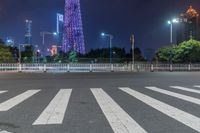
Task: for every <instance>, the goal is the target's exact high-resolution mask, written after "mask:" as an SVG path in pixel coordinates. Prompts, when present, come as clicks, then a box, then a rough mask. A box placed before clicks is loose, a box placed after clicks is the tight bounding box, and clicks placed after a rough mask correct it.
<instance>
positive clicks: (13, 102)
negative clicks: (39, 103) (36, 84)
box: [0, 90, 40, 111]
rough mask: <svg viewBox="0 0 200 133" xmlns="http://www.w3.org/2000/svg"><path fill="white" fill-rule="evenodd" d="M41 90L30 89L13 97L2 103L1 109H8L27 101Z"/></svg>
mask: <svg viewBox="0 0 200 133" xmlns="http://www.w3.org/2000/svg"><path fill="white" fill-rule="evenodd" d="M39 91H40V90H28V91H26V92H24V93H22V94H20V95H18V96H16V97H13V98H11V99H9V100H7V101H5V102H3V103H1V104H0V111H8V110H10V109H11V108H13V107H15V106H16V105H18V104H20V103H21V102H23V101H25V100H26V99H28V98H29V97H31V96H33V95H35V94H36V93H38V92H39Z"/></svg>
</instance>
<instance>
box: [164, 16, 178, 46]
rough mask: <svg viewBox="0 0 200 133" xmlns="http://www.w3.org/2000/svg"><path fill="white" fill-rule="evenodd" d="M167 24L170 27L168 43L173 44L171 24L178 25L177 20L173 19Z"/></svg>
mask: <svg viewBox="0 0 200 133" xmlns="http://www.w3.org/2000/svg"><path fill="white" fill-rule="evenodd" d="M167 23H168V24H169V25H170V43H171V44H172V43H173V24H176V23H179V20H178V19H176V18H174V19H172V20H168V21H167Z"/></svg>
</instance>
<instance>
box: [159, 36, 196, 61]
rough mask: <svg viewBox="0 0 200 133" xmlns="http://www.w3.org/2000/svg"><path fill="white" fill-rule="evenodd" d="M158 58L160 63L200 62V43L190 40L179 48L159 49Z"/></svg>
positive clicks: (167, 47)
mask: <svg viewBox="0 0 200 133" xmlns="http://www.w3.org/2000/svg"><path fill="white" fill-rule="evenodd" d="M156 57H157V58H158V60H159V61H170V62H175V63H183V62H184V63H191V62H200V42H199V41H196V40H193V39H191V40H189V41H185V42H182V43H181V44H179V45H178V46H175V45H173V46H166V47H163V48H160V49H158V51H157V53H156Z"/></svg>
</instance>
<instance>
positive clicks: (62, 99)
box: [33, 89, 72, 125]
mask: <svg viewBox="0 0 200 133" xmlns="http://www.w3.org/2000/svg"><path fill="white" fill-rule="evenodd" d="M71 92H72V89H61V90H60V91H59V92H58V93H57V95H56V96H55V97H54V98H53V100H52V101H51V102H50V103H49V105H48V106H47V107H46V109H45V110H44V111H43V112H42V114H41V115H40V116H39V117H38V119H37V120H36V121H35V122H34V123H33V125H49V124H62V122H63V119H64V116H65V112H66V109H67V106H68V103H69V99H70V96H71Z"/></svg>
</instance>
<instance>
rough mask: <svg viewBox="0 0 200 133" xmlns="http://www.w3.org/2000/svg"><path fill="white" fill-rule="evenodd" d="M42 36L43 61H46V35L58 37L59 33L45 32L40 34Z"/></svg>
mask: <svg viewBox="0 0 200 133" xmlns="http://www.w3.org/2000/svg"><path fill="white" fill-rule="evenodd" d="M40 35H41V36H42V45H43V46H42V52H43V53H42V54H43V55H42V56H43V61H44V49H45V48H44V45H45V35H53V36H57V35H58V33H57V32H46V31H43V32H41V33H40Z"/></svg>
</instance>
